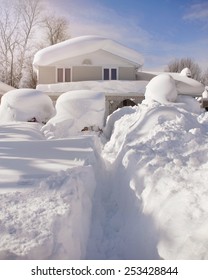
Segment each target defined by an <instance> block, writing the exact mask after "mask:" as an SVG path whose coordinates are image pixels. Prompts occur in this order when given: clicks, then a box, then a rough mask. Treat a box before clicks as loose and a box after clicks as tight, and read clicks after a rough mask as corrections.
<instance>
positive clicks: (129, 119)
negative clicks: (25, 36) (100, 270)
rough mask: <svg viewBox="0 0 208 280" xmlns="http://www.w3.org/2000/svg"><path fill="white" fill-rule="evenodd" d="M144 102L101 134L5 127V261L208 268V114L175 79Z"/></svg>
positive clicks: (0, 136)
mask: <svg viewBox="0 0 208 280" xmlns="http://www.w3.org/2000/svg"><path fill="white" fill-rule="evenodd" d="M145 95H146V96H145V97H146V98H145V100H144V102H143V103H142V104H140V105H139V106H135V107H124V108H121V109H118V110H117V111H115V112H114V113H113V114H112V115H110V116H109V117H108V119H107V122H106V126H105V127H103V128H102V130H103V132H102V133H101V131H100V130H99V131H97V130H95V131H94V130H93V129H92V130H84V131H75V130H74V127H75V126H73V135H72V133H71V131H70V126H69V125H68V123H67V122H63V123H62V126H59V125H54V122H52V123H53V126H50V125H48V124H46V125H45V126H43V125H42V124H40V123H39V124H38V123H26V122H16V121H13V122H9V123H8V122H4V123H2V124H1V125H0V141H1V145H0V146H1V148H0V149H1V151H0V153H1V162H0V166H1V185H0V186H1V187H0V188H1V192H0V199H1V205H2V211H1V213H0V233H1V239H0V258H1V259H37V258H38V259H208V236H207V231H208V204H207V200H208V189H207V179H208V175H207V170H208V163H207V162H208V115H207V113H206V112H205V111H204V110H202V109H201V108H200V106H199V103H198V102H197V101H196V100H195V99H193V98H192V97H187V96H180V95H178V91H177V86H176V85H175V83H174V80H173V79H172V78H171V76H169V75H168V74H166V75H159V76H158V77H156V78H154V79H153V80H152V81H151V82H150V83H149V85H148V87H147V90H146V93H145ZM88 97H89V95H88ZM93 99H95V101H97V102H95V104H97V105H96V106H98V105H102V102H103V101H102V98H101V97H100V99H99V98H98V96H97V95H96V98H95V96H94V97H93V96H91V101H92V102H93ZM66 100H67V99H65V98H64V102H66ZM1 106H2V105H1ZM73 106H74V105H73ZM59 108H62V107H61V106H59ZM101 108H102V106H101ZM3 109H5V108H3ZM22 109H24V104H23V106H22ZM91 109H92V107H91ZM77 110H80V111H84V110H83V108H82V107H81V106H80V109H78V108H77ZM95 112H96V111H95ZM61 113H62V110H61V111H60V112H59V113H58V114H59V116H60V115H61ZM85 113H87V112H85ZM97 113H98V114H100V111H99V112H97ZM63 115H64V117H65V116H66V112H64V110H63ZM97 117H98V116H97ZM99 117H100V116H99ZM70 118H71V116H70V117H69V118H65V119H66V120H67V119H70ZM95 118H96V115H95ZM98 119H99V118H98ZM76 120H77V122H79V121H81V119H80V118H79V117H78V118H76V119H75V121H76ZM49 123H50V121H49ZM55 123H56V122H55ZM93 125H94V124H92V126H93ZM76 127H79V128H80V126H76ZM63 135H64V136H63ZM67 135H68V136H67ZM63 137H64V138H63Z"/></svg>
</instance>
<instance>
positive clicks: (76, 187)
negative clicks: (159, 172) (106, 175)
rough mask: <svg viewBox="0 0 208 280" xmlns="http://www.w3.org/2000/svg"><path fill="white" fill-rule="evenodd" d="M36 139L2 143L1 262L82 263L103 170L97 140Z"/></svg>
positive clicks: (75, 138) (91, 138)
mask: <svg viewBox="0 0 208 280" xmlns="http://www.w3.org/2000/svg"><path fill="white" fill-rule="evenodd" d="M19 125H20V124H19ZM27 126H28V125H27ZM10 129H11V127H9V130H10ZM12 129H13V130H14V132H15V133H17V132H18V131H19V130H22V127H21V128H18V125H17V126H16V128H15V125H12ZM34 130H35V131H36V132H37V131H38V130H37V129H35V128H34ZM4 131H8V130H7V126H4V127H3V131H2V133H3V132H4ZM26 133H27V134H28V132H26ZM37 134H38V132H37ZM36 136H37V135H36ZM24 138H25V137H23V139H24ZM36 138H38V140H37V141H34V140H31V139H30V140H29V141H28V140H26V141H25V140H19V141H17V142H16V141H15V139H14V138H12V139H11V140H9V141H1V151H2V157H1V167H2V168H1V179H2V180H3V179H4V180H5V182H4V183H3V184H2V185H1V188H0V200H1V213H0V232H1V239H0V259H85V257H86V249H87V243H88V238H89V232H90V227H91V215H92V204H93V199H94V192H95V189H96V181H97V178H96V177H100V176H99V172H100V170H103V167H102V163H101V161H100V156H99V154H98V150H99V147H98V146H97V144H96V137H94V136H83V137H82V136H81V137H74V138H70V139H57V140H54V141H53V140H50V141H46V140H43V139H41V135H40V137H36ZM2 139H4V138H2ZM75 155H76V156H75ZM16 159H18V164H17V165H15V164H14V163H13V164H12V166H11V165H7V162H8V160H9V161H10V162H11V161H14V162H15V161H16ZM67 167H68V168H67ZM60 168H61V169H62V170H60ZM57 170H60V171H57ZM4 171H5V172H4ZM9 174H11V175H13V176H8V175H9ZM4 175H5V177H4ZM9 180H10V181H9ZM3 187H4V188H3Z"/></svg>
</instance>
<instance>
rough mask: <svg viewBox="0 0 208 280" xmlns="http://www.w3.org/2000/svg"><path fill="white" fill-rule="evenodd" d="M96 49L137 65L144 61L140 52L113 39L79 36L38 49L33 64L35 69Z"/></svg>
mask: <svg viewBox="0 0 208 280" xmlns="http://www.w3.org/2000/svg"><path fill="white" fill-rule="evenodd" d="M97 50H104V51H107V52H109V53H111V54H113V55H117V56H119V57H121V58H123V59H125V60H128V61H129V62H131V63H133V64H135V65H138V66H139V65H142V64H143V63H144V59H143V56H142V55H141V54H140V53H138V52H137V51H135V50H133V49H130V48H127V47H125V46H123V45H121V44H120V43H118V42H116V41H114V40H111V39H107V38H103V37H99V36H81V37H76V38H72V39H69V40H66V41H64V42H61V43H58V44H56V45H53V46H49V47H47V48H44V49H42V50H40V51H38V52H37V53H36V54H35V56H34V60H33V65H34V68H35V69H37V67H38V66H46V65H50V64H52V63H54V62H56V61H60V60H64V59H67V58H68V59H69V58H73V57H77V56H80V55H84V54H88V53H92V52H95V51H97Z"/></svg>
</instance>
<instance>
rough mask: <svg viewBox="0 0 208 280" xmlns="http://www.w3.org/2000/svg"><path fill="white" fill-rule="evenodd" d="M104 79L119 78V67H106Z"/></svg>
mask: <svg viewBox="0 0 208 280" xmlns="http://www.w3.org/2000/svg"><path fill="white" fill-rule="evenodd" d="M103 80H117V68H104V69H103Z"/></svg>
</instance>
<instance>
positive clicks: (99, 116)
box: [42, 90, 105, 137]
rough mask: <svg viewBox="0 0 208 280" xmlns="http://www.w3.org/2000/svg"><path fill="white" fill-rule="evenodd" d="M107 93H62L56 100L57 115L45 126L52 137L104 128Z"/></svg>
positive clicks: (90, 91)
mask: <svg viewBox="0 0 208 280" xmlns="http://www.w3.org/2000/svg"><path fill="white" fill-rule="evenodd" d="M104 114H105V95H104V93H102V92H96V91H92V90H74V91H69V92H66V93H64V94H62V95H61V96H60V97H59V98H58V99H57V102H56V115H55V116H54V117H53V118H52V119H50V120H49V121H48V123H47V124H46V125H45V126H44V127H43V129H42V130H43V132H44V133H45V134H46V136H48V137H50V135H53V136H55V137H67V136H69V135H74V134H77V133H78V132H81V131H86V130H95V131H99V130H101V129H102V128H103V122H104Z"/></svg>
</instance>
